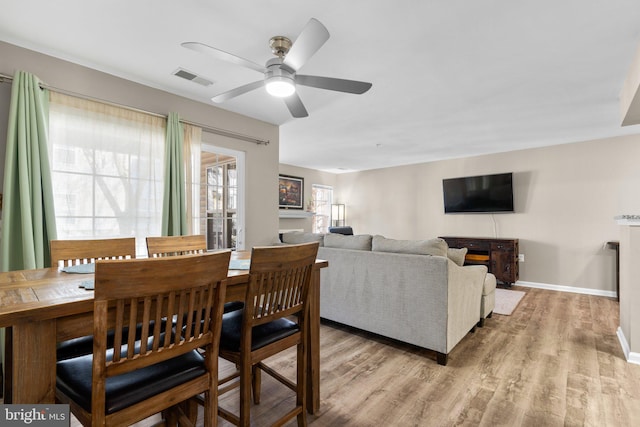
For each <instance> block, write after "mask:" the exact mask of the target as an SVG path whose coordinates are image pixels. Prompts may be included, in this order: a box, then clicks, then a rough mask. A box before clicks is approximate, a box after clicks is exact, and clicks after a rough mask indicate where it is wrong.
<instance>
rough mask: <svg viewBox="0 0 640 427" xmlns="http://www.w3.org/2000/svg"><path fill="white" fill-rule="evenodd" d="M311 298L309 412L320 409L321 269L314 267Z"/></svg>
mask: <svg viewBox="0 0 640 427" xmlns="http://www.w3.org/2000/svg"><path fill="white" fill-rule="evenodd" d="M310 292H311V295H310V298H309V322H308V324H309V333H308V334H307V337H308V340H309V341H308V351H307V357H308V359H307V412H309V413H310V414H315V413H316V412H318V410H319V409H320V269H314V271H313V273H312V277H311V289H310Z"/></svg>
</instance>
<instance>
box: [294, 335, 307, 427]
mask: <svg viewBox="0 0 640 427" xmlns="http://www.w3.org/2000/svg"><path fill="white" fill-rule="evenodd" d="M306 350H307V346H306V343H305V342H304V336H303V341H302V342H301V343H300V344H298V352H297V353H298V360H297V363H296V365H297V368H298V372H297V378H296V406H300V407H301V408H302V410H301V411H300V413H299V414H298V427H306V425H307V351H306Z"/></svg>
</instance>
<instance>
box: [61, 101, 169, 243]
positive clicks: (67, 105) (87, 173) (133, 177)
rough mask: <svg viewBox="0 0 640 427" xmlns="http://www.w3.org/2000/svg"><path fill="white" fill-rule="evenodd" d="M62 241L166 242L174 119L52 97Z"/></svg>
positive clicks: (96, 103)
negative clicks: (168, 149)
mask: <svg viewBox="0 0 640 427" xmlns="http://www.w3.org/2000/svg"><path fill="white" fill-rule="evenodd" d="M49 126H50V129H49V135H50V138H49V144H50V154H51V156H50V158H51V171H52V181H53V192H54V204H55V210H56V224H57V228H58V238H59V239H83V238H84V239H89V238H112V237H131V236H134V237H136V240H137V252H138V254H139V255H140V254H145V253H146V245H145V240H144V239H145V237H146V236H159V235H160V228H161V223H162V197H163V172H164V170H163V169H164V165H163V158H164V140H165V127H166V119H164V118H162V117H157V116H153V115H150V114H144V113H140V112H136V111H131V110H128V109H124V108H119V107H115V106H111V105H107V104H102V103H99V102H94V101H89V100H86V99H80V98H76V97H72V96H67V95H63V94H60V93H55V92H51V100H50V113H49Z"/></svg>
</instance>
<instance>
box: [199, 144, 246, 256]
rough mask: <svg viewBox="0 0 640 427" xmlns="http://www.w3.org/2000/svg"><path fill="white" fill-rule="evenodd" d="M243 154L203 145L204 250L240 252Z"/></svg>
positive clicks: (201, 205)
mask: <svg viewBox="0 0 640 427" xmlns="http://www.w3.org/2000/svg"><path fill="white" fill-rule="evenodd" d="M243 169H244V153H242V152H233V151H231V150H226V149H222V148H219V147H213V146H210V145H206V144H203V146H202V153H201V183H202V186H201V193H200V194H201V203H200V210H201V212H200V218H201V229H202V230H204V231H205V235H206V237H207V249H209V250H215V249H227V248H228V249H233V250H237V249H244V215H243V212H242V206H243V205H244V203H243V199H244V196H243V191H242V189H243V188H244V185H243V179H242V178H243V176H244V174H243V173H242V171H243Z"/></svg>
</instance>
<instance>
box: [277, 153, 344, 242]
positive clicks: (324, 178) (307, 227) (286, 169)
mask: <svg viewBox="0 0 640 427" xmlns="http://www.w3.org/2000/svg"><path fill="white" fill-rule="evenodd" d="M280 173H281V174H284V175H291V176H298V177H302V178H304V204H305V206H306V205H307V202H308V201H309V200H310V199H311V186H312V185H313V184H320V185H328V186H331V187H334V199H335V194H336V188H335V183H336V175H335V174H333V173H329V172H321V171H317V170H314V169H306V168H300V167H297V166H291V165H285V164H280ZM334 201H335V200H334ZM311 221H312V219H311V218H281V219H280V226H279V229H280V230H297V229H301V230H304V231H307V232H311Z"/></svg>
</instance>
